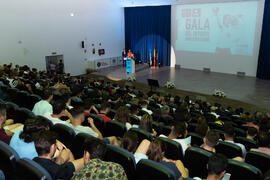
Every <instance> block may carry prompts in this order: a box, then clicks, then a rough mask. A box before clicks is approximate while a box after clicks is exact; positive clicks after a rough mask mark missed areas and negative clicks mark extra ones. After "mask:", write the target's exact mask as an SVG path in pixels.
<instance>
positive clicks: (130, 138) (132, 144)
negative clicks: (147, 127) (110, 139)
mask: <svg viewBox="0 0 270 180" xmlns="http://www.w3.org/2000/svg"><path fill="white" fill-rule="evenodd" d="M120 146H121V147H122V148H124V149H126V150H127V151H129V152H131V153H135V151H136V149H137V146H138V135H137V134H136V133H135V132H132V131H128V132H126V133H125V135H124V136H123V138H122V141H121V145H120Z"/></svg>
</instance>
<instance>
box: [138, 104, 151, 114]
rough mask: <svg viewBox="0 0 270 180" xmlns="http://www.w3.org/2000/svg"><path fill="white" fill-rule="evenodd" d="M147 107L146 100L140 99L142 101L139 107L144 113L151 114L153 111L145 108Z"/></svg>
mask: <svg viewBox="0 0 270 180" xmlns="http://www.w3.org/2000/svg"><path fill="white" fill-rule="evenodd" d="M147 107H148V103H147V101H142V102H141V108H142V111H144V112H146V113H148V114H150V115H152V114H153V112H152V111H151V110H149V109H147Z"/></svg>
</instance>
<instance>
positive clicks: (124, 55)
mask: <svg viewBox="0 0 270 180" xmlns="http://www.w3.org/2000/svg"><path fill="white" fill-rule="evenodd" d="M126 58H127V53H126V49H125V48H124V49H123V51H122V60H123V67H125V66H126Z"/></svg>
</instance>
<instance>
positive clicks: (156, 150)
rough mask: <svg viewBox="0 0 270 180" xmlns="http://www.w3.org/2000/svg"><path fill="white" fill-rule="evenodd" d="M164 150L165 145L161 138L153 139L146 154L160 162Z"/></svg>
mask: <svg viewBox="0 0 270 180" xmlns="http://www.w3.org/2000/svg"><path fill="white" fill-rule="evenodd" d="M165 151H166V146H165V144H164V143H162V141H161V140H159V139H155V140H154V141H153V142H151V144H150V146H149V148H148V151H147V153H146V155H147V156H148V159H150V160H152V161H156V162H161V161H162V159H163V157H164V154H165Z"/></svg>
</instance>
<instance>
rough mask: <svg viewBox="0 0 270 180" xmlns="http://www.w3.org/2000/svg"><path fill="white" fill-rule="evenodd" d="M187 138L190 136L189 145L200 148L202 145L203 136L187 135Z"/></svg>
mask: <svg viewBox="0 0 270 180" xmlns="http://www.w3.org/2000/svg"><path fill="white" fill-rule="evenodd" d="M188 136H191V145H192V146H193V145H197V146H201V145H202V144H203V136H201V135H199V134H197V133H192V132H191V133H188Z"/></svg>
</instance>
